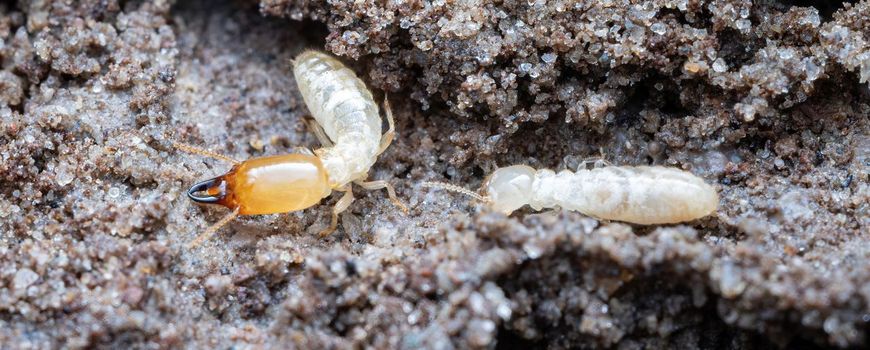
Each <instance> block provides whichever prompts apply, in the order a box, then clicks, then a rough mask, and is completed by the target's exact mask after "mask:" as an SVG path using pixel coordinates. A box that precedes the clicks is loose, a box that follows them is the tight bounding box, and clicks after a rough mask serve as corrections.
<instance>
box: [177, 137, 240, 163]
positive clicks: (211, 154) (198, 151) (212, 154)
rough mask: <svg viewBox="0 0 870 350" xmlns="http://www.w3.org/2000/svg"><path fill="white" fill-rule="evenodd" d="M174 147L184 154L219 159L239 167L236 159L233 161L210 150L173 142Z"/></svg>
mask: <svg viewBox="0 0 870 350" xmlns="http://www.w3.org/2000/svg"><path fill="white" fill-rule="evenodd" d="M172 147H175V149H177V150H180V151H184V152H187V153H191V154H197V155H201V156H204V157H209V158H214V159H217V160H222V161H225V162H227V163H230V164H232V165H237V164H239V161H238V160H235V159H233V158H230V157H227V156H225V155H223V154H220V153H217V152H212V151H209V150H207V149H204V148H199V147H196V146H191V145H188V144H186V143H181V142H178V141H172Z"/></svg>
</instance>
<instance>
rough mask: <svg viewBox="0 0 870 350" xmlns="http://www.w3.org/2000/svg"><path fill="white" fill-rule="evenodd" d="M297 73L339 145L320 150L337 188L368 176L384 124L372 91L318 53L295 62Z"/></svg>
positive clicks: (305, 93) (311, 104)
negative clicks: (382, 124)
mask: <svg viewBox="0 0 870 350" xmlns="http://www.w3.org/2000/svg"><path fill="white" fill-rule="evenodd" d="M293 73H294V75H295V76H296V83H297V84H298V85H299V91H300V92H301V93H302V97H303V99H304V100H305V104H306V105H308V109H309V110H310V111H311V115H312V117H314V119H315V120H317V122H318V123H319V124H320V125H321V126H322V127H323V131H324V132H326V134H327V136H329V138H330V139H332V141H333V142H334V143H335V145H334V146H333V147H330V148H324V149H322V150H321V151H320V157H321V160H322V161H323V166H324V168H325V169H326V171H327V173H329V179H330V183H331V184H332V186H333V187H339V186H342V185H344V184H346V183H348V182H351V181H353V180H355V179H357V178H359V177H361V176H363V175H365V174H366V172H368V170H369V168H371V166H372V165H373V164H374V162H375V159H376V156H377V150H378V145H379V143H380V140H381V119H380V116H379V114H378V105H377V104H376V103H375V101H374V99H373V98H372V94H371V92H370V91H369V90H368V88H366V86H365V84H364V83H363V82H362V80H360V79H359V78H357V76H356V74H354V72H353V71H351V70H350V69H348V68H347V67H345V66H344V64H342V63H341V61H339V60H337V59H335V58H334V57H332V56H330V55H327V54H325V53H322V52H318V51H306V52H304V53H302V54H301V55H299V56H298V57H296V59H295V60H294V66H293Z"/></svg>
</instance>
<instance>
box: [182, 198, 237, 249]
mask: <svg viewBox="0 0 870 350" xmlns="http://www.w3.org/2000/svg"><path fill="white" fill-rule="evenodd" d="M236 216H239V208H236V209H233V211H232V212H230V213H229V214H227V215H226V216H224V217H223V218H222V219H220V221H218V222H217V223H215V224H214V225H211V227H209V228H208V229H206V230H205V232H203V233H201V234H199V236H196V238H194V239H193V240H192V241H190V243H188V244H187V248H188V249H192V248H196V246H198V245H200V244H201V243H202V242H205V241H207V240H208V239H209V238H211V236H213V235H214V234H215V232H217V230H220V228H221V227H223V226H224V225H226V224H228V223H229V222H230V221H233V219H235V218H236Z"/></svg>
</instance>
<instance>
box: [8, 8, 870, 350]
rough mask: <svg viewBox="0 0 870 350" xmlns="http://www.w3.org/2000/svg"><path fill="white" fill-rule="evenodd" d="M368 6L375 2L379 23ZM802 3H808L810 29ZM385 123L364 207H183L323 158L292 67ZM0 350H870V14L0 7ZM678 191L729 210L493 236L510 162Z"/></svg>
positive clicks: (509, 224) (522, 217)
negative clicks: (393, 190)
mask: <svg viewBox="0 0 870 350" xmlns="http://www.w3.org/2000/svg"><path fill="white" fill-rule="evenodd" d="M385 4H386V5H385ZM810 5H814V6H815V7H812V6H810ZM306 48H316V49H324V50H327V51H330V52H332V53H334V54H337V55H339V56H340V57H342V58H343V59H344V60H345V62H346V63H347V64H348V65H349V66H351V67H352V68H353V69H354V70H355V71H357V72H358V73H359V74H360V76H362V77H363V78H364V79H365V80H366V81H367V83H368V84H369V86H370V87H372V90H373V91H374V92H375V95H376V98H378V99H381V98H383V96H384V93H385V92H388V93H389V97H390V99H391V101H392V102H393V106H394V110H395V114H396V118H397V130H398V133H399V134H398V138H397V139H396V141H395V142H394V143H393V145H392V146H391V147H390V148H389V149H388V150H387V152H386V153H384V154H383V155H382V156H381V157H380V158H379V160H378V162H377V163H376V165H375V167H374V168H373V169H372V171H371V172H370V178H372V179H384V180H388V181H390V182H391V183H393V184H394V185H396V187H397V190H398V194H399V196H400V197H401V198H403V199H404V200H406V201H407V202H408V203H409V204H410V206H411V207H412V210H411V212H410V213H409V214H408V215H405V214H402V213H401V212H400V211H398V210H397V209H396V208H395V207H394V206H392V204H391V203H390V202H389V201H388V200H387V198H386V194H385V193H382V192H380V191H375V192H365V191H361V190H360V191H357V197H358V198H357V201H356V202H355V203H354V204H353V205H352V206H351V208H350V210H349V211H348V212H347V213H345V214H344V215H343V216H342V218H341V219H342V222H341V225H340V227H339V230H338V231H337V232H336V233H335V234H333V235H332V236H330V237H327V238H325V239H321V238H318V236H317V235H316V233H317V232H318V231H320V230H321V229H323V228H324V227H325V225H326V224H327V223H328V222H329V212H330V209H331V205H332V204H334V202H335V200H336V198H330V199H328V200H326V201H324V202H323V203H322V205H318V206H316V207H313V208H310V209H306V210H304V211H300V212H294V213H289V214H282V215H267V216H256V217H244V218H241V219H239V220H236V221H234V222H233V223H231V224H230V225H228V226H227V227H226V228H224V229H222V230H221V231H220V233H219V234H218V235H216V236H215V237H214V238H213V239H211V240H210V241H208V242H206V243H205V244H204V245H203V246H201V247H199V248H197V249H192V250H189V249H186V247H185V244H186V243H187V242H189V241H190V240H191V239H193V237H195V235H197V234H198V233H201V232H202V231H204V230H205V229H206V228H207V227H208V226H209V225H211V224H212V223H214V222H216V221H217V220H219V219H220V218H221V217H222V216H223V215H224V214H225V213H226V210H225V209H223V208H213V207H205V206H198V205H194V204H193V203H191V202H190V201H189V200H188V199H187V198H186V196H185V195H184V192H185V191H186V189H187V188H188V187H189V186H190V185H191V184H193V183H194V182H196V181H199V180H203V179H206V178H210V177H212V176H214V175H217V174H220V173H222V172H224V171H226V170H227V169H228V167H229V166H228V165H227V164H223V163H221V162H219V161H214V160H210V159H204V158H202V157H199V156H194V155H188V154H184V153H182V152H178V151H177V150H175V149H173V148H172V146H171V141H172V140H178V141H182V142H186V143H189V144H194V145H199V146H203V147H208V148H210V149H212V150H214V151H217V152H221V153H223V154H226V155H229V156H232V157H234V158H237V159H245V158H249V157H254V156H260V155H269V154H281V153H288V152H294V148H295V147H298V146H303V147H309V148H317V147H318V143H317V140H316V138H315V137H314V136H313V135H312V134H311V133H310V132H308V130H306V127H305V124H304V118H305V117H306V115H307V113H308V112H307V109H306V107H305V105H304V103H303V101H302V98H301V96H300V95H299V92H298V90H297V88H296V84H295V81H294V79H293V76H292V73H291V70H290V65H289V60H290V59H291V58H293V57H294V56H295V55H296V54H298V53H299V52H301V51H302V50H304V49H306ZM0 64H2V65H0V287H2V288H0V343H2V344H3V346H2V347H4V348H6V347H8V348H39V349H42V348H61V347H68V348H90V347H105V348H118V347H134V348H176V347H183V348H203V347H219V348H229V347H243V348H244V347H254V348H285V347H297V348H322V347H332V348H366V347H371V348H420V347H426V348H438V349H450V348H494V347H502V348H512V347H520V346H522V347H533V348H539V347H540V348H545V347H546V348H575V347H583V348H597V347H618V348H622V349H641V348H664V347H680V348H741V349H742V348H766V347H770V346H780V347H782V346H787V347H861V346H867V345H868V344H870V340H868V336H870V230H868V228H870V185H868V183H870V84H868V80H870V2H868V1H866V0H865V1H862V2H857V3H849V2H846V3H843V4H840V3H827V2H826V3H824V4H821V5H819V4H813V3H812V2H798V4H791V3H781V2H760V3H752V2H750V1H721V2H720V1H717V2H699V1H688V0H675V1H663V0H657V1H650V2H641V3H635V2H627V1H625V2H611V1H602V2H588V4H581V5H575V4H574V2H571V1H563V0H550V1H544V0H537V1H528V2H526V1H519V2H514V1H492V0H457V1H444V0H434V1H422V0H420V1H407V2H380V1H372V0H368V1H357V2H322V1H285V0H262V1H261V2H260V3H257V2H252V1H233V2H227V3H223V4H214V3H211V2H205V1H203V2H179V3H172V2H167V1H163V0H156V1H124V2H118V1H113V0H108V1H81V2H76V3H72V4H71V5H65V4H62V3H61V2H51V1H29V2H28V1H19V2H14V3H10V2H4V3H0ZM602 155H603V156H604V157H605V158H607V159H608V160H610V161H611V162H613V163H616V164H625V165H645V164H655V165H666V166H675V167H680V168H683V169H686V170H688V171H691V172H693V173H695V174H697V175H699V176H701V177H703V178H705V179H706V180H707V181H708V182H709V183H714V184H716V187H717V189H718V190H719V191H720V195H721V203H720V207H721V208H720V210H719V211H718V212H717V213H716V215H714V216H711V217H707V218H704V219H701V220H697V221H695V222H690V223H686V224H684V225H665V226H653V227H644V226H635V225H627V224H623V223H617V222H604V221H598V220H595V219H592V218H588V217H585V216H583V215H582V214H580V213H574V212H562V211H559V210H554V211H544V212H534V211H532V210H531V209H528V208H526V209H524V210H521V211H520V212H518V213H515V214H514V215H512V216H510V217H505V216H504V215H501V214H498V213H494V212H491V211H490V210H488V209H487V208H486V207H485V206H484V205H480V204H478V203H474V202H471V201H469V200H468V199H466V198H462V197H459V196H456V195H453V194H450V193H445V192H443V191H435V190H431V189H425V188H422V187H420V186H419V183H420V182H421V181H427V180H431V181H446V182H451V183H456V184H461V185H463V186H466V187H469V188H477V187H479V186H480V184H481V182H482V181H483V179H484V178H485V176H486V175H487V174H489V173H490V172H492V171H493V170H494V169H495V168H497V167H498V166H505V165H510V164H519V163H523V164H528V165H531V166H534V167H537V168H551V169H565V168H576V167H577V166H578V164H580V162H581V161H583V160H584V159H588V158H592V157H598V156H602Z"/></svg>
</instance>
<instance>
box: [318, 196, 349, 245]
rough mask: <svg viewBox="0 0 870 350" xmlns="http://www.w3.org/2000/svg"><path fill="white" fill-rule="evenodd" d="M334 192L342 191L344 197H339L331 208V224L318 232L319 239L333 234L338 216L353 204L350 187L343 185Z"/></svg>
mask: <svg viewBox="0 0 870 350" xmlns="http://www.w3.org/2000/svg"><path fill="white" fill-rule="evenodd" d="M335 190H336V191H344V195H343V196H341V198H340V199H339V200H338V202H335V206H334V207H332V222H330V224H329V227H327V228H326V229H324V230H323V231H320V233H319V234H318V235H319V236H320V238H323V237H326V236H329V235H330V234H331V233H333V232H335V229H336V228H337V227H338V214H341V213H342V212H344V211H345V210H347V208H349V207H350V204H351V203H353V200H354V198H353V190H352V189H351V186H350V185H345V186H344V187H341V188H336V189H335Z"/></svg>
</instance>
